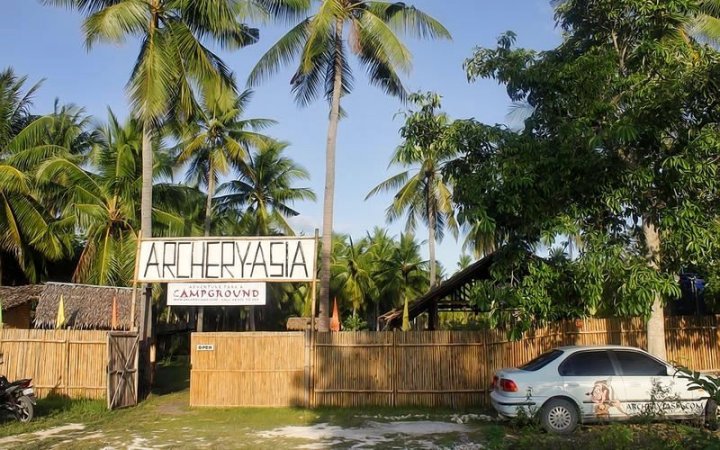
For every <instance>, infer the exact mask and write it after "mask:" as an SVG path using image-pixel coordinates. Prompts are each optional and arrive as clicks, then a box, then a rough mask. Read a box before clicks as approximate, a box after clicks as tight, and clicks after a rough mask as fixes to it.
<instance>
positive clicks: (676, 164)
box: [452, 0, 720, 357]
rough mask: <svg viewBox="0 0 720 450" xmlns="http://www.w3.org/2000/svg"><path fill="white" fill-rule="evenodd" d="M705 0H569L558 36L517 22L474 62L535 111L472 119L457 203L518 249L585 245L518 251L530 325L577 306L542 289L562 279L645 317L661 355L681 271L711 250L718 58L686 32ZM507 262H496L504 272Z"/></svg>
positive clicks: (618, 310) (604, 305)
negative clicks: (557, 256) (666, 303)
mask: <svg viewBox="0 0 720 450" xmlns="http://www.w3.org/2000/svg"><path fill="white" fill-rule="evenodd" d="M701 6H702V5H701V3H700V2H697V1H694V0H668V1H665V2H661V3H652V2H646V1H643V0H611V1H606V0H603V1H600V0H571V1H565V2H562V4H561V5H560V6H558V9H557V20H558V23H559V25H560V27H561V28H562V29H563V31H564V32H565V38H564V40H563V42H562V43H561V44H560V45H559V46H558V47H557V48H555V49H553V50H551V51H547V52H542V53H537V52H534V51H530V50H524V49H515V48H513V43H514V35H513V34H512V33H508V34H505V35H503V36H502V37H501V38H500V40H499V43H498V44H499V45H498V47H497V48H495V49H477V50H476V52H475V55H474V56H473V58H471V59H470V60H468V61H467V64H466V67H467V71H468V75H469V76H470V78H471V79H476V78H481V77H482V78H493V79H495V80H497V81H499V82H501V83H503V84H504V85H505V86H506V87H507V91H508V94H509V96H510V98H511V100H513V101H527V102H528V103H529V105H530V106H531V107H532V114H531V115H530V116H529V117H528V118H527V119H526V121H525V127H524V129H523V130H522V131H521V132H519V133H515V132H511V131H509V130H507V129H505V128H503V127H489V126H484V125H480V124H475V125H476V126H475V128H476V133H475V134H474V145H468V147H467V148H468V151H467V153H466V155H465V158H463V159H462V160H461V161H460V162H459V163H458V164H457V165H455V166H454V168H453V170H452V173H453V174H454V176H455V181H456V189H455V198H456V200H457V201H458V202H459V203H460V204H461V206H462V208H461V209H462V211H461V213H462V214H463V215H465V216H467V217H480V218H482V217H490V218H492V223H493V228H494V231H495V233H496V234H497V235H502V236H506V237H507V239H506V242H507V244H508V245H510V246H511V247H513V248H517V249H523V251H527V249H531V248H533V247H534V246H536V245H537V244H538V243H540V242H542V241H545V242H548V241H549V240H550V239H551V238H552V237H553V236H555V237H557V236H579V237H580V238H581V239H582V243H583V245H582V248H581V249H580V253H579V255H578V257H577V259H576V261H575V263H573V264H571V265H568V264H564V263H563V264H560V263H559V262H558V261H555V263H553V261H549V262H543V261H540V260H538V259H537V258H535V259H533V258H527V257H525V258H524V259H525V261H526V263H525V264H524V267H525V272H524V273H523V274H524V275H525V278H526V280H523V281H522V282H519V281H517V280H516V279H515V284H516V285H518V284H521V283H522V284H523V285H524V291H523V293H524V294H525V298H526V300H527V301H530V302H532V301H533V300H532V299H537V302H535V304H534V305H529V304H525V305H524V306H525V308H524V309H523V310H517V311H515V313H516V315H517V314H527V316H525V317H528V321H526V325H527V324H531V323H535V322H533V321H532V320H530V316H531V315H533V316H534V317H535V320H537V318H542V317H551V316H553V314H555V313H557V308H563V307H566V308H567V310H566V311H567V312H572V311H573V310H574V308H575V306H572V305H570V306H568V305H566V304H563V302H562V301H561V300H560V297H556V294H557V292H555V295H554V294H553V293H552V291H550V290H548V287H549V286H557V285H564V286H565V287H566V288H565V289H564V290H563V292H564V294H566V295H568V296H569V297H570V298H572V299H575V300H577V299H579V300H580V303H579V304H580V306H581V307H582V308H584V313H585V314H594V313H597V312H598V311H601V310H612V311H613V312H614V313H615V314H627V315H638V314H642V315H645V316H647V317H649V322H648V347H649V350H650V351H651V352H652V353H653V354H655V355H657V356H660V357H664V356H665V342H664V330H663V298H667V297H670V296H677V295H678V294H679V289H678V285H677V283H676V282H675V280H674V275H675V274H676V273H677V272H678V271H679V270H680V269H681V268H682V267H683V266H686V265H687V264H690V263H694V262H695V263H705V264H707V263H708V262H710V261H713V260H715V258H716V255H717V251H718V239H717V233H716V231H717V225H716V224H717V220H718V218H719V216H718V204H717V198H718V197H717V192H718V189H719V188H720V184H719V182H718V177H717V169H718V160H720V158H718V156H719V155H718V151H717V148H718V146H717V142H718V134H717V131H718V130H717V123H718V119H720V109H718V106H717V99H718V98H720V97H719V95H720V91H718V87H717V84H716V83H715V80H717V75H718V74H717V67H720V66H719V65H718V62H719V61H720V56H719V55H718V53H717V52H715V51H714V50H713V49H711V48H709V47H707V46H704V45H701V44H699V43H698V42H696V41H695V40H694V39H692V38H687V39H683V38H681V37H680V33H678V32H677V31H678V30H682V29H684V28H685V27H686V25H687V24H688V22H689V20H691V18H693V17H695V16H696V14H697V13H698V11H699V10H700V7H701ZM515 253H516V255H519V254H521V253H522V252H515ZM513 267H515V268H517V266H513V264H511V263H510V264H506V266H505V269H507V270H505V271H504V273H503V274H501V273H500V272H502V271H501V270H500V269H501V268H499V267H498V268H496V269H495V274H496V275H497V276H498V277H500V278H503V279H505V280H508V279H510V278H509V277H511V276H512V275H511V274H513V273H514V274H515V276H516V275H518V272H512V270H511V269H512V268H513ZM568 273H569V276H567V275H568ZM528 299H529V300H528ZM575 300H573V301H575ZM576 304H577V303H576ZM523 311H524V312H523Z"/></svg>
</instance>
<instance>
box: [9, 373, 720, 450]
mask: <svg viewBox="0 0 720 450" xmlns="http://www.w3.org/2000/svg"><path fill="white" fill-rule="evenodd" d="M188 380H189V371H188V370H187V365H186V364H183V363H182V362H178V363H171V364H167V365H164V366H163V367H162V368H161V369H160V370H159V372H158V384H159V385H161V386H163V388H162V389H156V390H154V391H153V392H152V393H151V395H150V396H149V397H148V398H147V399H146V400H145V401H143V402H142V403H140V404H139V405H138V406H136V407H133V408H126V409H122V410H116V411H108V410H107V409H106V403H105V401H92V400H69V399H67V398H63V397H53V398H47V399H43V400H40V401H39V402H38V405H37V409H36V411H37V418H36V420H34V421H33V422H31V423H29V424H20V423H17V422H14V421H8V422H5V423H3V424H2V426H0V448H6V447H11V448H17V449H21V450H22V449H36V448H49V447H53V448H58V449H80V450H83V449H97V448H104V447H109V448H127V447H129V446H135V447H150V448H152V447H156V446H160V445H164V446H166V447H168V448H253V449H263V448H267V449H273V450H277V449H284V448H294V447H298V446H300V445H303V444H308V443H315V444H317V443H318V441H307V440H304V439H298V438H291V437H283V436H274V437H271V438H267V437H262V436H260V435H259V434H258V433H259V432H261V431H263V430H273V429H277V428H280V427H286V426H311V425H314V424H329V425H331V426H336V427H342V429H344V430H347V429H353V428H362V427H365V428H367V427H369V426H372V424H373V423H388V422H397V421H412V420H430V421H440V422H449V421H450V418H451V417H452V415H453V411H450V410H442V409H418V408H402V409H389V408H348V409H340V408H319V409H314V410H307V409H301V408H297V409H294V408H228V409H221V408H190V407H189V406H188V404H189V392H188V389H187V386H188ZM470 412H476V413H477V412H483V413H487V411H470ZM72 423H74V424H82V425H83V426H84V429H82V430H71V431H68V432H65V433H57V434H54V435H51V436H48V437H46V438H44V439H42V440H40V438H39V437H38V436H35V435H23V436H16V435H22V434H24V433H34V432H37V431H39V430H48V429H53V428H56V427H60V426H64V425H67V424H72ZM3 439H6V440H7V439H16V441H13V442H9V441H5V442H3ZM383 439H384V440H383V441H381V442H377V443H375V444H374V445H373V447H374V448H412V447H420V446H426V444H428V442H429V443H430V444H431V446H434V447H435V448H448V449H451V448H456V447H457V446H458V445H463V444H480V445H482V448H487V449H491V450H505V449H539V450H542V449H548V450H564V449H568V450H576V449H578V448H587V449H624V448H627V449H633V450H634V449H637V448H643V449H645V448H647V449H651V450H653V449H658V450H659V449H678V450H696V449H697V450H711V449H717V450H720V438H718V435H717V434H716V433H709V432H706V431H704V430H702V429H700V428H697V427H692V426H688V425H685V424H675V423H664V424H637V425H627V424H622V425H620V424H616V425H597V426H587V427H581V428H580V429H579V430H578V431H577V432H576V433H574V434H572V435H570V436H553V435H548V434H546V433H544V432H543V431H541V430H540V429H539V428H538V427H533V426H521V425H520V424H518V423H508V422H504V423H470V424H467V429H466V431H463V432H451V433H445V434H437V435H432V436H416V437H413V436H405V435H399V434H396V435H385V436H383ZM330 442H332V443H330ZM356 444H358V442H357V441H350V440H348V441H344V440H342V439H341V438H337V437H336V438H333V439H332V440H331V441H324V443H323V445H327V447H328V448H329V447H332V448H349V447H351V446H352V445H356ZM468 448H474V447H472V446H470V447H468Z"/></svg>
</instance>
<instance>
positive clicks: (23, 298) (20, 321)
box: [0, 285, 42, 328]
mask: <svg viewBox="0 0 720 450" xmlns="http://www.w3.org/2000/svg"><path fill="white" fill-rule="evenodd" d="M41 290H42V286H41V285H28V286H0V306H2V322H3V326H5V327H8V328H30V327H31V321H32V309H33V306H34V305H35V304H37V299H38V297H39V295H40V291H41Z"/></svg>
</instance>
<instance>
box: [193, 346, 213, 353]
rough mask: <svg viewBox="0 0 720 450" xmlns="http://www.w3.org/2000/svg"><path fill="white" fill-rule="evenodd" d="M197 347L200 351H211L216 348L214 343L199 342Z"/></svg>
mask: <svg viewBox="0 0 720 450" xmlns="http://www.w3.org/2000/svg"><path fill="white" fill-rule="evenodd" d="M197 349H198V351H199V352H203V351H204V352H211V351H213V350H215V346H214V345H213V344H198V345H197Z"/></svg>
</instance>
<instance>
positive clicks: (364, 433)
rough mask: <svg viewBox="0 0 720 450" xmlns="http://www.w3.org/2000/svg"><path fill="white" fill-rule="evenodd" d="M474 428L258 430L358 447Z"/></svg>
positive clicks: (416, 425)
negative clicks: (405, 437)
mask: <svg viewBox="0 0 720 450" xmlns="http://www.w3.org/2000/svg"><path fill="white" fill-rule="evenodd" d="M470 431H472V429H471V428H469V427H468V426H466V425H464V424H458V423H447V422H433V421H428V420H419V421H411V422H391V423H380V422H368V423H367V425H366V426H364V427H354V428H342V427H338V426H335V425H329V424H327V423H320V424H317V425H311V426H288V427H282V428H275V429H273V430H269V431H263V432H259V433H257V435H258V436H260V437H261V438H266V439H270V438H278V437H281V438H290V439H306V440H309V441H316V442H315V443H308V444H307V445H304V446H300V447H298V448H307V449H313V448H325V447H327V446H332V445H335V444H342V443H348V442H354V443H356V444H357V446H358V447H365V446H369V447H372V446H374V445H378V444H381V443H383V442H390V441H393V440H394V439H395V438H397V436H398V435H404V436H408V437H420V436H428V435H438V434H447V433H467V432H470Z"/></svg>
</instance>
